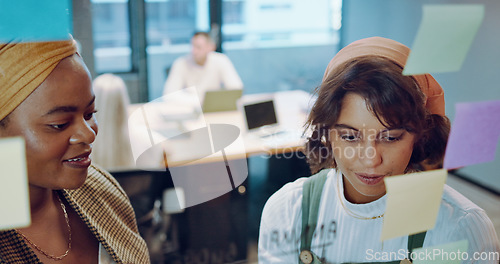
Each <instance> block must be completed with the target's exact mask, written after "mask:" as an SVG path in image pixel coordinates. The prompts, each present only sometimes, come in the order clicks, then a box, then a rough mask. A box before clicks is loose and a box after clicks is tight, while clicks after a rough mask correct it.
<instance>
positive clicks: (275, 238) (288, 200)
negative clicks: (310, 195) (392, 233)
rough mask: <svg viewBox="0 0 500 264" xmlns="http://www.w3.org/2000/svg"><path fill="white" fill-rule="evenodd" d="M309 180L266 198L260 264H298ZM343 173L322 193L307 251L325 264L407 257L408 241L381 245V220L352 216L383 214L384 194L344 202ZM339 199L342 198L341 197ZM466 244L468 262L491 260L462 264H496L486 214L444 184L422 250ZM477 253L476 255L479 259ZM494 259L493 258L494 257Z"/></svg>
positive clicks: (331, 177) (332, 174)
mask: <svg viewBox="0 0 500 264" xmlns="http://www.w3.org/2000/svg"><path fill="white" fill-rule="evenodd" d="M306 179H307V178H300V179H298V180H296V181H295V182H292V183H288V184H286V185H285V186H283V187H282V188H281V189H280V190H279V191H277V192H276V193H275V194H273V195H272V196H271V198H269V200H268V201H267V203H266V205H265V207H264V210H263V213H262V220H261V226H260V234H259V263H298V256H299V253H300V252H299V248H300V234H301V227H302V226H301V225H302V186H303V184H304V182H305V181H306ZM342 180H343V177H342V174H341V173H339V172H337V171H336V170H335V169H332V170H331V171H330V172H329V173H328V176H327V180H326V182H325V186H324V188H323V192H322V196H321V201H320V208H319V212H318V224H317V227H316V230H315V233H314V234H315V235H314V236H313V239H312V243H311V250H312V251H313V252H314V253H315V254H316V255H317V256H318V257H320V258H325V259H326V262H327V263H343V262H379V261H392V260H400V259H403V258H405V257H406V254H407V245H408V237H407V236H402V237H398V238H394V239H390V240H386V241H384V242H381V241H380V235H381V232H382V224H383V218H377V219H373V220H364V219H357V218H354V217H352V216H351V215H349V214H348V213H346V210H345V209H344V208H343V207H342V204H341V203H340V199H341V200H342V202H343V204H344V206H345V207H346V208H347V209H348V210H350V211H351V212H352V213H355V214H356V215H360V216H363V217H367V218H370V217H374V216H378V215H382V214H383V213H384V211H385V203H386V195H384V196H383V197H381V198H380V199H378V200H376V201H373V202H371V203H367V204H353V203H350V202H349V201H347V200H346V199H345V197H344V190H343V182H342ZM339 194H341V195H339ZM463 239H467V240H468V243H469V250H468V255H469V258H471V259H472V258H474V255H473V254H474V253H475V252H478V253H476V257H477V258H481V257H484V253H483V255H482V256H481V255H480V254H481V253H482V252H492V253H491V254H490V255H493V257H489V258H490V260H478V261H475V260H474V261H472V260H470V261H465V262H463V263H498V252H499V250H500V249H499V248H500V247H499V243H498V238H497V235H496V233H495V229H494V227H493V224H492V223H491V220H490V219H489V218H488V216H487V215H486V213H485V212H484V210H482V209H481V208H479V207H478V206H477V205H475V204H474V203H472V202H471V201H470V200H468V199H467V198H465V197H464V196H463V195H461V194H460V193H458V192H457V191H455V190H454V189H452V188H451V187H449V186H447V185H445V188H444V192H443V198H442V201H441V206H440V209H439V213H438V217H437V221H436V225H435V227H434V228H433V229H432V230H428V231H427V234H426V237H425V241H424V245H423V247H432V246H438V245H443V244H447V243H451V242H456V241H460V240H463ZM478 254H479V255H478ZM495 255H496V256H495Z"/></svg>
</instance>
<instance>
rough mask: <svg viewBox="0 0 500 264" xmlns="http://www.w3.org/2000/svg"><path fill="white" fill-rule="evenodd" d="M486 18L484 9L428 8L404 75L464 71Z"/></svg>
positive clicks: (434, 6) (444, 6) (432, 6)
mask: <svg viewBox="0 0 500 264" xmlns="http://www.w3.org/2000/svg"><path fill="white" fill-rule="evenodd" d="M483 17H484V6H483V5H475V4H463V5H461V4H456V5H424V6H423V15H422V22H421V24H420V28H419V30H418V33H417V36H416V38H415V41H414V43H413V46H412V50H411V52H410V56H409V57H408V61H407V62H406V66H405V68H404V70H403V75H417V74H424V73H439V72H453V71H458V70H460V68H461V67H462V64H463V62H464V60H465V57H466V56H467V52H468V50H469V48H470V46H471V44H472V41H473V40H474V37H475V35H476V32H477V30H478V28H479V26H480V25H481V23H482V21H483Z"/></svg>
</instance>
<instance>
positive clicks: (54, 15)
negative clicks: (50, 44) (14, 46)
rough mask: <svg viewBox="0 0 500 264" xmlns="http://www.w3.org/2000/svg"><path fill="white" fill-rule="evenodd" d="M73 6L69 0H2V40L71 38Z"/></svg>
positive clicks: (0, 25)
mask: <svg viewBox="0 0 500 264" xmlns="http://www.w3.org/2000/svg"><path fill="white" fill-rule="evenodd" d="M71 7H72V6H71V1H70V0H15V1H11V0H0V42H9V41H12V40H15V41H22V42H34V41H56V40H65V39H69V34H72V32H73V22H72V21H73V19H72V9H71Z"/></svg>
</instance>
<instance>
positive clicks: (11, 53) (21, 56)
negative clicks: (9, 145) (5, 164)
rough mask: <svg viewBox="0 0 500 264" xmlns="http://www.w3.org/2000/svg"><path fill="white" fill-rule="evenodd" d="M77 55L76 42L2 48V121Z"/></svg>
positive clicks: (42, 43)
mask: <svg viewBox="0 0 500 264" xmlns="http://www.w3.org/2000/svg"><path fill="white" fill-rule="evenodd" d="M75 53H76V45H75V41H74V40H73V39H70V40H66V41H54V42H33V43H32V42H29V43H14V42H10V43H1V44H0V120H2V119H4V118H5V117H6V116H7V115H8V114H10V113H11V112H12V111H14V109H16V107H17V106H19V105H20V104H21V103H22V102H23V101H24V100H25V99H26V98H27V97H28V96H29V95H30V94H31V93H32V92H33V91H34V90H35V89H36V88H37V87H38V86H39V85H40V84H41V83H42V82H43V81H44V80H45V79H46V78H47V76H49V74H50V73H51V72H52V70H54V68H55V67H56V66H57V64H58V63H59V62H60V61H61V60H62V59H64V58H66V57H68V56H71V55H73V54H75Z"/></svg>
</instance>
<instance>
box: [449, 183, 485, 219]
mask: <svg viewBox="0 0 500 264" xmlns="http://www.w3.org/2000/svg"><path fill="white" fill-rule="evenodd" d="M441 206H442V207H445V208H447V209H448V211H450V212H453V213H454V214H456V215H466V214H468V213H474V212H484V210H483V209H482V208H480V207H479V206H477V205H476V204H475V203H473V202H472V201H471V200H469V199H468V198H467V197H465V196H464V195H462V194H461V193H459V192H458V191H457V190H455V189H453V188H452V187H450V186H448V185H446V184H445V185H444V189H443V198H442V200H441Z"/></svg>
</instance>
